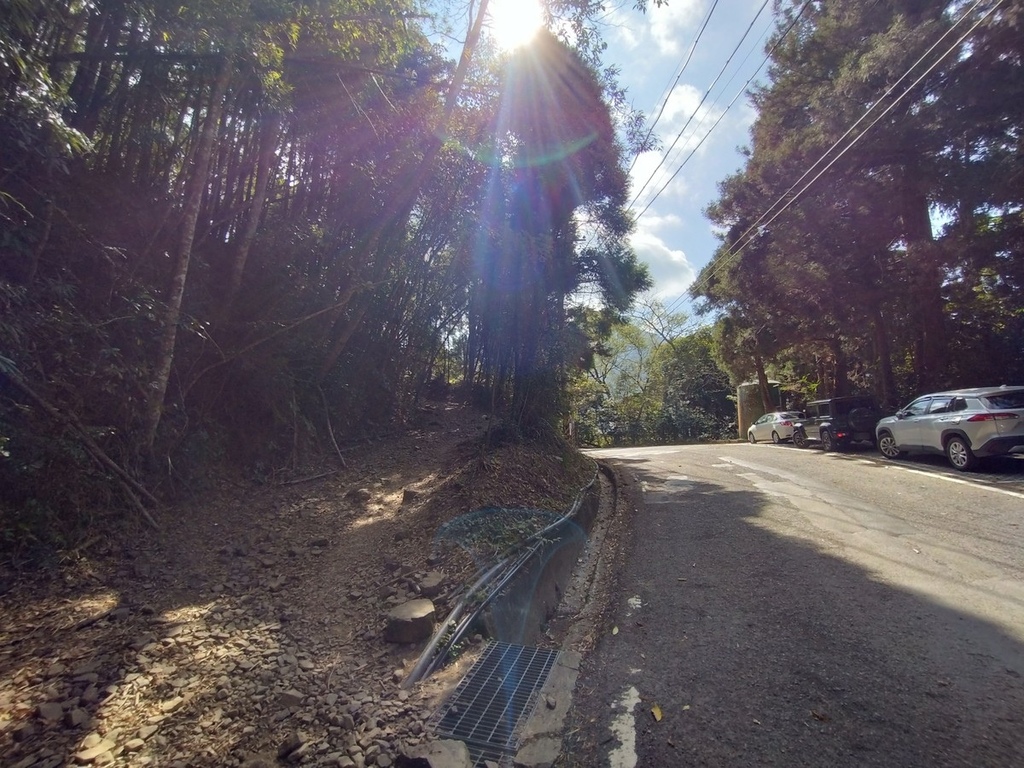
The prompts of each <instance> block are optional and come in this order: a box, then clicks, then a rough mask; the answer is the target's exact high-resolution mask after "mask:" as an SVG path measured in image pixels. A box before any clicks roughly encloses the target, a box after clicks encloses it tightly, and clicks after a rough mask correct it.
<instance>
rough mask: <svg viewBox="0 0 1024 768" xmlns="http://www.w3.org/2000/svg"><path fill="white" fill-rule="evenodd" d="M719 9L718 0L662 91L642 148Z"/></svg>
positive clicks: (633, 164)
mask: <svg viewBox="0 0 1024 768" xmlns="http://www.w3.org/2000/svg"><path fill="white" fill-rule="evenodd" d="M717 7H718V0H715V2H714V3H712V5H711V8H710V9H709V10H708V12H707V14H706V15H705V16H704V21H703V22H702V23H701V26H700V29H699V30H697V35H696V37H694V39H693V42H692V43H691V44H690V50H689V51H687V53H686V55H685V56H684V57H683V60H682V63H681V64H680V65H679V72H678V73H677V74H676V76H675V81H674V82H672V81H670V83H671V84H666V86H665V90H664V91H662V95H661V99H660V101H661V108H660V109H659V110H658V115H657V116H656V117H655V118H654V122H652V123H651V126H650V128H648V129H647V135H646V136H644V140H643V142H642V143H641V146H646V144H647V142H648V141H649V140H650V138H651V134H653V133H654V128H655V127H656V126H657V125H658V121H659V120H661V116H662V115H664V114H665V107H667V106H668V100H669V99H670V98H671V97H672V94H673V92H674V91H675V89H676V86H678V85H679V81H680V80H681V79H682V77H683V73H684V72H685V71H686V67H687V66H689V64H690V60H691V59H692V58H693V52H694V51H695V50H696V49H697V43H699V42H700V39H701V37H703V35H704V30H705V29H707V28H708V22H710V21H711V15H712V14H713V13H714V12H715V9H716V8H717ZM639 156H640V155H639V154H637V155H634V156H633V162H631V163H630V164H629V170H627V171H626V173H630V172H631V171H632V170H633V168H634V166H635V165H636V161H637V158H639Z"/></svg>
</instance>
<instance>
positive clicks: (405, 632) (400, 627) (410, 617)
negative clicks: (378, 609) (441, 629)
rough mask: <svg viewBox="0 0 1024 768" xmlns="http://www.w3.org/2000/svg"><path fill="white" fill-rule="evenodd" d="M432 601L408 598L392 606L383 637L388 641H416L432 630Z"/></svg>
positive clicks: (419, 640) (426, 635)
mask: <svg viewBox="0 0 1024 768" xmlns="http://www.w3.org/2000/svg"><path fill="white" fill-rule="evenodd" d="M434 616H435V613H434V603H433V602H431V601H430V600H422V599H421V600H410V601H409V602H407V603H402V604H401V605H399V606H396V607H395V608H392V609H391V611H390V612H389V613H388V623H387V626H386V627H385V628H384V639H385V640H386V641H387V642H389V643H418V642H421V641H423V640H426V639H427V638H429V637H430V633H431V632H433V631H434Z"/></svg>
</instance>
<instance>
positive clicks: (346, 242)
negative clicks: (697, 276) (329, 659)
mask: <svg viewBox="0 0 1024 768" xmlns="http://www.w3.org/2000/svg"><path fill="white" fill-rule="evenodd" d="M424 7H426V8H427V9H430V8H433V7H435V6H433V5H430V4H428V5H427V6H423V5H422V4H420V3H418V2H415V0H327V1H326V2H315V3H314V2H298V3H290V2H281V0H256V1H255V2H241V1H239V2H235V1H234V0H231V1H230V2H217V3H210V2H205V1H204V2H199V1H198V0H185V2H181V3H177V4H168V3H164V2H161V1H160V0H133V2H128V3H120V2H115V3H81V2H77V1H74V2H73V1H72V0H57V1H56V2H47V3H38V2H29V1H28V0H0V146H3V147H4V148H5V149H8V148H9V149H11V150H12V151H10V152H4V153H2V154H0V453H2V454H3V458H2V460H0V463H2V465H3V467H2V471H3V472H4V473H6V474H4V476H3V478H2V479H3V481H4V487H3V489H2V491H0V505H2V507H3V509H2V511H3V513H4V516H3V519H4V520H5V521H6V520H12V521H16V522H14V523H11V527H9V528H8V529H7V530H6V532H5V533H4V535H5V536H7V540H8V541H9V542H13V541H20V540H27V539H28V538H31V537H35V539H34V540H35V541H37V542H48V543H50V544H53V543H56V544H58V545H60V544H64V545H67V544H69V543H70V542H72V541H73V539H74V538H75V536H77V535H78V533H77V532H80V531H81V530H82V529H83V527H84V526H86V525H88V524H89V521H90V520H91V519H92V518H91V516H92V515H93V513H94V509H95V507H96V505H101V506H102V507H103V508H104V509H107V510H110V511H111V513H117V512H119V511H123V509H124V506H123V505H124V496H123V493H122V492H121V491H120V490H118V489H117V488H118V487H117V484H116V483H112V482H111V478H109V477H107V476H106V475H105V473H104V472H100V471H99V470H98V469H97V463H96V458H95V455H90V452H86V450H85V449H84V448H83V446H82V435H87V436H88V437H89V438H90V439H91V440H92V441H93V442H94V444H95V449H94V450H98V451H101V452H102V453H103V454H104V455H105V456H106V457H107V458H109V459H110V460H111V461H112V462H114V463H115V464H117V465H118V466H119V467H121V468H123V469H124V470H125V471H126V472H127V473H128V475H130V476H132V477H135V478H138V479H140V480H142V481H144V483H145V484H146V486H147V487H148V488H150V489H151V490H153V491H154V492H156V493H158V494H162V495H166V496H173V495H174V494H176V493H179V492H181V491H182V490H183V489H185V488H193V489H194V488H202V487H203V474H204V473H205V472H207V471H208V467H207V464H208V463H211V462H224V463H228V464H232V465H234V466H235V467H236V468H238V469H240V470H242V471H245V472H248V473H250V474H252V475H258V476H260V477H262V478H264V479H266V480H268V481H272V480H275V479H277V478H279V477H280V476H281V474H282V473H283V472H288V471H295V470H296V469H297V468H298V467H300V466H301V465H303V464H304V462H305V461H306V460H307V459H308V458H309V457H310V456H311V455H315V454H321V455H325V454H326V455H333V446H332V445H331V439H332V438H334V439H336V440H337V441H340V442H344V441H346V440H353V439H357V438H359V437H361V436H364V435H366V434H373V433H374V432H376V431H379V430H382V429H385V428H388V427H389V425H391V424H392V423H393V422H395V421H398V420H400V419H401V418H402V417H403V415H404V414H406V413H408V412H409V411H410V410H411V409H412V408H413V407H414V406H415V401H416V399H417V398H418V397H420V396H422V395H423V394H424V393H426V392H427V391H429V390H430V388H431V386H432V385H440V389H441V391H442V393H444V392H446V388H447V387H448V386H449V385H451V384H454V383H464V384H466V385H468V386H470V387H475V388H477V391H483V392H486V399H487V401H488V403H490V404H493V405H494V406H495V408H496V409H497V411H498V414H496V415H499V416H501V417H503V418H504V421H505V422H506V423H508V424H510V425H512V426H513V427H514V431H515V433H516V434H517V435H519V436H520V437H524V438H530V437H534V436H541V437H543V438H544V439H549V438H551V436H552V435H554V434H557V433H558V431H559V418H560V417H561V416H562V415H564V414H565V413H567V410H568V405H567V400H566V392H567V386H568V381H569V376H570V372H571V371H572V370H574V369H575V368H576V366H579V365H582V364H584V362H585V361H586V359H587V358H588V356H589V355H590V353H591V350H592V347H593V344H594V341H595V338H596V337H592V336H591V335H590V334H591V331H592V330H595V328H591V327H590V326H588V325H587V324H586V323H581V322H577V320H578V316H577V314H576V313H574V312H573V311H572V310H571V308H570V301H569V298H568V297H570V296H573V295H575V294H577V293H580V292H587V291H590V292H593V293H594V294H595V295H597V296H599V297H600V302H603V303H604V304H605V306H606V307H608V317H611V316H613V315H615V314H617V313H621V312H623V311H625V310H626V309H627V308H628V306H629V305H630V302H631V300H632V297H633V296H634V295H635V294H636V293H637V291H639V290H643V289H644V288H645V287H647V286H648V285H649V278H648V276H647V274H646V271H645V269H644V267H643V266H642V265H641V264H639V263H638V261H637V259H636V256H635V254H633V253H632V252H631V251H630V250H629V249H628V248H627V247H626V246H625V239H624V238H625V237H626V235H627V234H628V232H629V231H630V229H631V227H632V222H631V220H630V219H629V217H628V215H627V214H626V212H625V208H624V201H625V181H626V180H625V173H624V170H623V168H622V149H621V147H619V145H618V143H617V140H616V137H615V131H614V121H613V120H612V117H611V113H612V110H616V109H619V108H621V107H622V105H623V104H624V103H625V101H624V99H623V94H622V92H621V90H619V89H618V88H617V87H616V86H615V84H614V82H613V78H612V74H613V73H611V72H608V71H604V72H601V71H600V66H599V64H598V58H599V52H600V49H601V42H600V38H599V35H598V34H596V33H597V31H598V26H597V23H596V21H595V19H596V16H597V14H598V12H599V9H598V8H597V7H596V6H594V5H593V4H592V3H586V2H577V1H576V0H572V1H571V2H567V3H558V4H553V5H552V11H553V13H554V14H555V15H556V16H558V17H560V18H565V19H572V22H573V23H574V24H579V25H581V27H580V28H583V27H586V28H587V29H588V30H589V33H588V35H587V37H586V38H585V39H584V38H580V41H579V49H578V51H582V52H578V51H573V50H570V49H569V48H567V47H566V46H564V45H562V44H560V43H556V42H555V41H554V40H553V39H547V41H546V42H545V43H544V44H543V45H542V46H541V47H540V48H541V50H542V52H543V57H542V58H543V60H544V64H543V65H542V67H541V69H540V70H539V71H537V70H534V71H532V73H530V74H529V77H528V78H527V79H529V78H532V79H533V86H537V87H540V86H545V85H548V84H549V83H547V82H546V81H545V78H547V77H549V76H551V77H553V78H554V79H552V80H551V82H553V83H558V84H560V85H559V88H560V89H561V90H559V91H558V93H557V98H556V99H555V101H554V103H553V104H550V105H549V106H550V107H551V108H552V109H553V110H555V112H556V113H557V114H552V117H557V121H556V122H553V123H549V124H548V125H547V126H546V127H545V126H542V125H539V124H533V123H531V122H530V120H529V119H528V118H529V116H528V115H527V113H526V112H525V111H521V112H520V113H518V114H513V115H511V118H512V119H507V118H509V114H508V112H507V111H506V112H502V110H503V109H504V105H507V104H508V103H509V102H508V99H509V98H510V96H511V95H512V94H513V92H514V90H515V89H514V88H512V87H511V86H508V87H506V84H505V82H504V77H505V75H507V74H508V73H509V71H510V69H509V68H510V67H512V68H514V66H515V65H511V64H508V62H505V61H499V60H492V61H487V62H474V66H473V67H471V69H470V71H469V77H470V79H471V83H472V85H471V87H470V88H467V90H466V91H464V92H452V93H451V94H449V93H447V92H446V89H447V88H448V83H450V82H452V80H453V72H454V71H455V64H454V62H451V61H448V60H446V59H444V58H443V54H442V52H440V51H439V50H438V49H436V48H434V47H433V46H432V45H431V42H430V40H428V38H427V36H426V34H425V29H426V26H427V25H428V24H432V23H433V22H435V21H438V22H440V21H442V20H440V19H429V18H426V17H424V15H423V11H424ZM518 66H519V67H520V69H521V70H522V67H523V66H524V64H523V62H522V61H520V62H519V65H518ZM562 75H566V76H568V77H569V79H568V80H560V79H558V78H559V77H561V76H562ZM556 76H557V77H556ZM520 82H522V81H520ZM541 90H543V88H541ZM503 99H504V101H503ZM616 105H618V106H616ZM448 106H451V107H452V108H453V110H451V115H450V119H449V117H448V112H449V110H448V109H447V107H448ZM501 115H503V118H502V117H500V116H501ZM501 119H507V120H506V124H504V125H503V126H502V127H501V128H500V130H499V128H498V127H499V124H500V123H501ZM538 127H539V130H538ZM546 128H552V129H557V130H556V133H555V134H552V133H545V129H546ZM640 128H641V126H640V125H639V124H638V123H637V124H635V125H634V128H633V130H634V132H636V131H639V130H640ZM207 129H209V130H207ZM557 131H563V133H557ZM552 141H554V142H555V144H557V145H558V146H555V144H552ZM559 147H562V148H564V147H570V148H571V149H572V151H569V152H566V153H565V154H564V155H563V156H562V157H560V158H559V161H558V162H557V163H552V164H549V165H548V166H547V167H544V168H542V167H541V165H539V164H536V163H534V162H533V161H534V160H537V158H538V155H537V154H536V153H537V152H538V151H539V152H544V151H546V150H549V149H557V148H559ZM207 149H208V150H209V151H208V152H207V151H206V150H207ZM499 150H500V151H499ZM506 150H508V151H506ZM513 150H515V151H513ZM517 151H518V152H519V153H520V154H519V155H518V157H517V161H516V162H512V161H510V162H508V163H504V160H505V159H509V158H512V157H513V156H514V155H516V152H517ZM531 153H532V154H531ZM496 158H498V159H496ZM207 161H208V162H207ZM503 163H504V164H503ZM207 165H208V170H206V171H203V170H202V169H203V168H205V167H206V166H207ZM577 190H580V191H579V193H578V194H577ZM533 192H536V193H538V194H539V197H538V198H536V199H538V200H540V199H542V200H544V202H545V209H544V210H540V211H537V213H539V214H540V215H539V216H538V217H532V213H534V212H533V211H530V210H528V209H529V206H530V194H531V193H533ZM193 221H194V226H193V225H192V222H193ZM578 221H586V222H588V226H591V227H592V228H593V229H594V237H593V238H588V246H587V248H585V249H579V248H577V237H576V235H577V234H578V233H577V227H578ZM193 230H194V231H193ZM607 322H608V320H607V318H606V319H604V320H602V323H603V325H604V326H606V325H607ZM171 331H173V333H171ZM597 332H598V335H600V333H601V332H604V331H600V329H597ZM168 339H169V340H170V341H171V342H173V343H170V344H168V343H167V340H168ZM165 361H167V362H169V368H166V369H165V367H164V365H163V363H164V362H165ZM165 370H166V376H165V375H164V374H163V373H162V372H163V371H165ZM5 373H6V374H12V375H13V374H16V375H17V377H18V380H20V381H22V382H23V383H24V384H25V385H26V386H28V387H29V388H30V389H31V390H32V392H33V393H34V394H33V395H30V394H28V393H27V392H26V391H24V388H22V387H19V386H18V385H16V384H15V383H14V379H12V378H11V376H6V377H5ZM154 383H155V384H157V385H158V386H153V385H154ZM164 384H166V395H164V394H163V389H162V387H163V385H164ZM158 390H159V392H158ZM154 392H157V394H156V395H154ZM43 403H45V404H46V405H45V406H44V405H43ZM147 404H149V405H150V406H153V405H156V406H158V408H157V409H155V410H154V409H153V408H148V407H147ZM154 413H155V415H156V416H157V422H156V423H157V424H158V427H159V429H158V430H157V431H156V433H155V440H154V441H152V442H151V441H150V440H148V438H147V435H148V434H149V433H150V432H151V430H150V427H151V425H152V423H153V420H152V419H151V418H150V417H151V416H152V415H153V414H154ZM91 450H93V449H90V451H91ZM58 473H60V474H58ZM58 478H59V480H60V482H58V481H57V480H58ZM112 489H114V490H112ZM29 531H31V533H28V532H29ZM12 532H13V533H12Z"/></svg>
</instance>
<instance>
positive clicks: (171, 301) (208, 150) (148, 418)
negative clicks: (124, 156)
mask: <svg viewBox="0 0 1024 768" xmlns="http://www.w3.org/2000/svg"><path fill="white" fill-rule="evenodd" d="M230 80H231V60H230V57H229V56H228V55H227V54H225V55H224V56H223V58H222V59H221V61H220V68H219V70H218V72H217V77H216V80H215V81H214V83H213V88H212V89H211V94H210V106H209V109H207V111H206V121H205V123H204V125H203V129H202V133H201V134H200V136H199V143H198V146H197V148H196V153H195V162H194V165H193V170H192V175H191V177H190V178H189V180H188V182H187V186H186V193H185V208H184V212H183V216H182V223H181V239H180V240H179V242H178V250H177V253H176V254H175V261H174V273H173V275H172V277H171V288H170V291H169V292H168V296H167V310H166V313H165V314H164V319H163V328H162V329H161V334H160V342H159V346H158V348H157V357H156V366H155V369H154V373H153V379H152V380H151V381H150V384H149V387H148V392H149V399H148V401H147V402H146V415H145V422H144V424H143V433H142V435H143V442H142V444H143V446H144V447H145V448H146V450H147V451H151V450H152V448H153V443H154V441H155V440H156V431H157V428H158V427H159V426H160V419H161V418H162V417H163V411H164V397H165V395H166V394H167V382H168V380H169V379H170V376H171V366H172V365H173V363H174V344H175V341H176V340H177V336H178V322H179V321H180V320H181V303H182V298H183V297H184V295H185V281H186V279H187V278H188V266H189V260H190V259H191V258H192V243H193V241H194V240H195V236H196V225H197V223H198V221H199V208H200V205H201V204H202V201H203V191H204V190H205V188H206V183H207V175H208V173H209V168H210V157H211V155H212V154H213V139H214V137H215V136H216V135H217V124H218V123H219V122H220V114H221V107H222V106H223V102H224V94H225V93H226V91H227V87H228V83H229V81H230Z"/></svg>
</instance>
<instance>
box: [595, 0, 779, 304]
mask: <svg viewBox="0 0 1024 768" xmlns="http://www.w3.org/2000/svg"><path fill="white" fill-rule="evenodd" d="M712 3H713V0H669V4H668V6H667V7H662V8H653V7H652V8H649V9H648V12H647V13H646V14H641V13H639V12H637V11H634V10H632V2H631V0H622V2H620V3H619V7H618V8H615V9H610V10H609V12H608V14H607V15H606V16H605V17H604V19H603V23H604V25H605V26H604V27H603V34H604V37H605V40H607V42H608V51H607V52H606V53H605V62H606V63H607V64H615V65H618V66H619V67H620V69H621V75H620V82H621V84H622V85H623V86H624V87H626V88H627V89H628V92H629V97H630V99H631V101H632V102H633V106H634V107H635V108H637V109H640V110H642V111H644V112H645V113H646V114H647V115H648V116H649V120H651V121H653V119H654V117H655V116H656V115H657V114H658V111H659V110H660V109H661V107H662V103H663V102H664V103H665V107H664V112H663V114H662V116H661V118H660V120H658V122H657V125H656V126H655V131H654V132H655V134H656V135H657V136H658V137H659V138H660V139H661V143H662V146H663V149H662V151H661V152H652V153H647V154H645V155H643V156H641V157H640V158H639V159H638V160H637V162H636V164H635V166H634V168H633V171H632V173H631V176H632V179H633V192H634V195H636V194H637V193H638V192H640V190H641V188H642V187H643V186H644V185H645V184H647V189H646V190H645V191H643V192H642V193H641V194H640V197H639V199H638V200H637V202H636V204H635V205H634V211H635V212H636V213H640V212H641V211H643V210H644V209H645V208H647V210H646V212H644V213H643V214H642V215H641V216H640V218H639V221H638V229H637V232H636V234H635V235H634V236H633V246H634V248H635V249H636V251H637V253H638V255H639V256H640V258H641V259H642V260H643V261H644V262H645V263H646V264H647V265H648V267H649V268H650V271H651V275H652V277H653V278H654V282H655V288H654V291H653V293H654V294H655V296H656V297H657V298H659V299H660V300H662V301H663V302H664V303H666V304H668V305H669V306H671V307H673V308H674V309H676V310H681V311H689V302H688V301H687V300H686V299H685V292H686V290H687V288H688V287H689V286H690V284H691V283H692V282H693V280H694V278H695V277H696V275H697V274H698V273H699V271H700V269H701V268H702V267H703V266H704V265H705V264H707V263H708V262H709V261H710V259H711V256H712V254H713V252H714V249H715V248H716V246H717V244H718V241H717V239H716V238H715V236H714V233H713V231H712V229H711V225H710V223H709V222H708V221H707V219H705V218H704V216H703V210H704V208H705V207H706V206H707V205H708V204H709V203H710V202H711V201H712V200H714V199H715V197H716V196H717V184H718V182H719V181H721V180H722V179H724V178H725V177H726V176H728V175H729V174H730V173H732V172H734V171H736V170H737V169H738V168H739V167H740V166H741V164H742V160H743V158H742V157H741V155H740V153H739V151H738V150H739V148H741V147H743V146H745V145H747V144H748V142H749V129H750V126H751V124H752V123H753V121H754V117H755V112H754V110H753V109H752V108H751V106H750V103H749V100H748V99H747V98H746V96H745V95H740V97H739V98H738V99H736V101H735V103H734V104H733V105H732V107H730V108H728V109H727V107H728V105H729V103H730V102H732V101H733V99H734V98H735V97H736V95H737V93H740V92H741V91H743V90H745V89H744V85H745V83H746V82H747V80H748V79H749V78H750V77H751V76H753V75H754V73H755V71H756V70H757V69H758V67H761V66H762V65H763V64H764V43H765V37H766V35H767V33H768V32H770V30H771V29H772V17H771V3H768V4H767V7H765V8H764V10H763V11H761V14H760V16H759V17H758V11H759V10H760V9H761V8H762V6H763V5H764V0H719V2H718V4H717V7H716V8H715V10H714V12H713V13H712V15H711V17H710V19H709V20H708V22H707V26H706V28H705V30H704V32H703V34H702V36H701V39H700V41H699V42H698V43H697V44H696V46H695V47H694V48H693V54H692V58H691V59H690V61H689V63H688V65H687V66H686V68H685V70H684V71H683V72H682V76H681V77H679V81H678V84H677V85H675V88H674V89H673V90H672V91H671V94H670V95H669V96H668V98H667V101H666V99H665V94H666V92H667V91H668V89H669V87H670V86H671V85H672V84H673V83H674V82H675V81H676V78H677V75H678V74H679V72H680V68H681V66H682V63H683V61H684V59H685V58H686V56H687V53H688V52H689V50H690V48H691V46H692V45H693V41H694V39H695V38H696V36H697V32H698V30H699V29H700V27H701V26H702V24H703V23H704V19H705V16H706V14H707V13H708V10H709V9H710V8H711V6H712ZM652 5H653V4H652ZM755 17H757V20H756V22H754V19H755ZM751 22H754V24H753V27H752V28H751V29H750V32H749V33H748V34H747V37H746V39H745V40H743V42H742V44H741V43H740V41H741V39H742V38H743V36H744V32H746V30H747V28H748V26H750V24H751ZM737 46H739V47H738V49H737ZM764 72H765V70H764V68H762V69H761V71H760V74H759V75H758V79H760V80H761V81H763V80H764V79H765V74H764ZM716 78H719V79H718V81H717V84H716V82H715V81H716ZM709 89H710V93H709ZM705 94H707V97H706V99H705V100H704V102H703V104H701V99H702V98H704V97H705ZM719 119H720V120H721V122H718V124H717V126H716V127H714V128H713V129H712V126H713V125H714V124H715V123H716V122H717V121H719ZM688 121H689V125H688V126H687V122H688ZM684 127H685V130H684ZM681 131H682V135H681V136H680V132H681ZM702 140H703V143H701V144H700V146H699V147H696V145H697V144H698V143H699V142H701V141H702ZM673 142H678V143H677V144H676V148H675V150H673V151H672V152H671V153H668V159H667V162H666V163H665V164H664V165H663V166H662V167H661V168H660V169H658V165H659V163H660V162H661V161H662V159H663V157H664V156H665V153H666V152H667V151H668V149H669V147H671V146H672V144H673ZM695 147H696V149H695ZM691 152H692V153H693V154H692V156H690V157H689V159H686V158H687V157H688V156H689V155H690V154H691ZM684 160H685V165H684V164H683V163H684ZM681 166H682V168H681V170H680V167H681ZM677 171H678V174H677V175H676V176H675V178H674V179H672V180H671V181H669V178H670V177H671V176H672V174H674V173H676V172H677ZM649 180H650V182H649V183H648V181H649ZM666 184H667V186H666ZM663 187H664V191H661V190H662V188H663ZM659 192H660V194H657V197H656V199H654V198H655V194H656V193H659ZM652 199H653V202H652ZM649 203H650V205H649V207H648V204H649Z"/></svg>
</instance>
